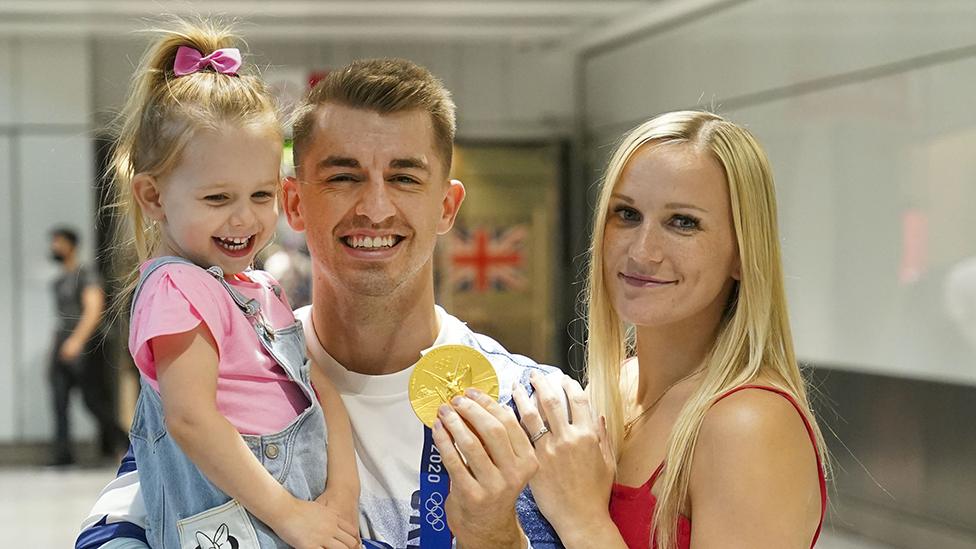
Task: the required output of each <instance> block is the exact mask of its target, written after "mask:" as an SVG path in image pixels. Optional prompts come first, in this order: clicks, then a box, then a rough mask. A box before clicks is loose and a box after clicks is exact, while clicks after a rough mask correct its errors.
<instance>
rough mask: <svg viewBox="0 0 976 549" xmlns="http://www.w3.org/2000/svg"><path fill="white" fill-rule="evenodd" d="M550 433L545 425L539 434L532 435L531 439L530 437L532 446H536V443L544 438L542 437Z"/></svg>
mask: <svg viewBox="0 0 976 549" xmlns="http://www.w3.org/2000/svg"><path fill="white" fill-rule="evenodd" d="M548 432H549V428H548V427H546V426H545V425H543V426H542V429H539V432H538V433H536V434H534V435H532V436H531V437H529V442H531V443H532V444H535V441H537V440H539V439H540V438H542V435H544V434H546V433H548Z"/></svg>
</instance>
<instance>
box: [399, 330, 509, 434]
mask: <svg viewBox="0 0 976 549" xmlns="http://www.w3.org/2000/svg"><path fill="white" fill-rule="evenodd" d="M468 387H474V388H475V389H478V390H480V391H481V392H483V393H485V394H487V395H490V396H491V398H493V399H494V400H498V376H496V375H495V369H494V368H493V367H492V366H491V363H490V362H488V359H487V358H485V355H483V354H481V353H480V352H478V351H476V350H474V349H472V348H471V347H468V346H466V345H442V346H440V347H435V348H433V349H431V350H430V351H427V354H425V355H424V356H423V358H421V359H420V362H418V363H417V365H416V366H415V367H414V369H413V374H411V375H410V389H409V393H410V404H411V405H413V411H414V412H416V414H417V417H419V418H420V421H422V422H424V425H426V426H428V427H433V426H434V420H435V419H437V409H438V408H439V407H440V405H441V404H446V403H448V402H450V401H451V399H452V398H454V397H456V396H458V395H460V394H462V393H464V390H465V389H467V388H468Z"/></svg>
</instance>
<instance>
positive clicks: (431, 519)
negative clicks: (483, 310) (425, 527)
mask: <svg viewBox="0 0 976 549" xmlns="http://www.w3.org/2000/svg"><path fill="white" fill-rule="evenodd" d="M424 509H426V510H427V515H426V516H425V517H424V520H425V521H427V524H429V525H430V527H431V528H433V529H434V531H435V532H442V531H443V530H444V528H446V527H447V524H445V523H444V495H443V494H441V493H440V492H434V493H433V494H431V495H430V497H429V498H427V501H425V502H424Z"/></svg>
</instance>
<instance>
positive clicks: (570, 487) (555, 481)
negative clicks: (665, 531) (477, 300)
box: [513, 373, 616, 546]
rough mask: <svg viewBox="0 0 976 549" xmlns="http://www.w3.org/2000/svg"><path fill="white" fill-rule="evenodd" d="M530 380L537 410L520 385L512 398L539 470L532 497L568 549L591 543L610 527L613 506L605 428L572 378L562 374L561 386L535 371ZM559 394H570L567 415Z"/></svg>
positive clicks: (611, 468)
mask: <svg viewBox="0 0 976 549" xmlns="http://www.w3.org/2000/svg"><path fill="white" fill-rule="evenodd" d="M531 381H532V386H533V387H535V392H536V395H537V396H538V402H539V405H540V407H539V408H537V407H536V406H535V404H534V403H533V402H532V399H531V398H530V397H529V395H528V393H526V391H525V389H523V388H522V387H521V386H517V387H516V388H515V391H514V392H513V397H514V398H515V404H516V405H517V406H518V410H519V414H520V415H521V416H522V425H523V426H524V427H525V430H526V432H527V433H528V435H529V437H530V439H535V440H534V446H535V455H536V459H537V460H538V462H539V471H538V472H537V473H536V475H535V476H534V477H533V478H532V480H531V481H530V482H529V487H530V488H531V489H532V495H533V496H534V497H535V501H536V504H537V505H538V506H539V510H540V511H541V512H542V514H543V515H545V517H546V519H547V520H549V522H550V523H551V524H552V525H553V528H555V529H556V532H557V533H558V534H559V537H560V538H562V540H563V542H564V543H566V544H567V546H570V540H573V539H581V540H587V539H588V540H589V542H592V541H593V540H594V539H599V538H600V537H602V535H601V532H605V531H606V528H607V526H608V525H610V526H611V527H612V523H611V521H610V515H609V503H610V489H611V487H612V485H613V477H614V470H615V463H614V459H613V456H612V455H611V453H610V450H609V446H608V445H607V441H606V440H607V437H606V427H605V426H604V424H603V422H602V420H601V421H600V422H599V423H598V422H597V421H595V420H594V418H593V415H592V412H591V410H590V402H589V398H587V396H586V393H584V392H583V389H582V387H580V385H579V383H577V382H576V381H575V380H573V379H572V378H570V377H569V376H565V375H564V376H563V379H562V384H561V387H560V386H554V384H553V383H552V381H550V380H549V379H547V378H545V377H543V376H542V375H539V374H535V373H533V374H532V378H531ZM560 391H565V392H566V397H567V400H568V402H569V406H568V408H569V413H568V415H567V406H566V405H565V404H564V403H563V399H562V398H560V395H559V392H560ZM539 433H542V434H541V435H540V434H539ZM611 529H612V531H614V532H615V531H616V528H611ZM593 536H596V538H594V537H593ZM584 546H585V543H584Z"/></svg>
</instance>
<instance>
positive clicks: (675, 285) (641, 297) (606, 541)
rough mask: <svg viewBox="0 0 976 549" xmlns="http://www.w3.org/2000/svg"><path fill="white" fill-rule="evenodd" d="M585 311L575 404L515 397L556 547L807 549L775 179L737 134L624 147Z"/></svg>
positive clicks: (806, 499) (814, 458)
mask: <svg viewBox="0 0 976 549" xmlns="http://www.w3.org/2000/svg"><path fill="white" fill-rule="evenodd" d="M588 317H589V318H588V328H589V336H588V341H587V346H588V351H587V354H588V356H587V369H588V378H589V387H588V396H589V401H588V400H587V395H586V394H584V393H583V391H582V390H581V389H580V387H579V385H577V384H575V382H571V381H569V380H568V378H567V381H566V382H564V384H563V385H564V387H563V388H564V389H565V390H566V393H567V395H568V397H569V401H570V406H569V414H567V413H566V411H565V408H564V407H563V406H561V405H560V404H559V398H557V395H556V392H557V391H558V389H554V388H551V387H549V386H547V384H546V383H545V382H543V381H542V380H537V381H536V382H535V383H534V384H535V386H536V389H537V391H538V393H539V402H540V406H539V410H537V409H536V408H535V406H533V404H532V402H531V401H530V400H529V399H528V397H527V396H526V394H525V393H524V391H523V392H518V393H517V394H516V395H515V396H516V401H517V403H518V405H519V410H520V412H521V414H522V420H523V425H524V426H525V428H526V430H527V432H528V433H529V434H530V436H531V438H532V440H533V442H534V444H535V447H536V455H537V457H538V459H539V462H540V470H539V473H538V474H537V475H536V477H535V478H534V479H533V481H532V483H531V487H532V491H533V494H534V495H535V498H536V500H537V502H538V504H539V508H540V509H541V510H542V512H543V513H544V514H545V516H546V517H547V518H548V519H549V520H550V522H552V524H553V526H554V527H555V528H556V531H557V532H558V534H559V535H560V537H561V538H562V540H563V542H564V543H565V544H566V546H567V547H571V548H572V547H601V548H616V547H630V548H632V549H633V548H638V547H640V548H646V547H662V548H669V549H670V548H672V547H678V548H687V547H694V548H695V549H701V548H710V547H721V548H724V549H728V548H736V547H742V548H746V547H748V548H756V547H770V548H777V549H779V548H788V547H798V548H799V547H803V548H806V547H811V546H812V544H813V543H816V539H817V537H818V536H819V532H820V526H821V523H822V520H823V512H824V508H825V504H826V492H825V483H824V466H823V463H822V459H821V456H823V455H824V445H823V439H822V436H821V434H820V431H819V429H818V427H817V425H816V422H815V421H814V419H813V414H812V413H811V411H810V406H809V402H808V400H807V394H806V390H805V388H804V384H803V380H802V378H801V375H800V371H799V368H798V367H797V363H796V358H795V356H794V353H793V341H792V339H791V334H790V327H789V320H788V317H787V312H786V298H785V292H784V289H783V273H782V265H781V260H780V251H779V236H778V232H777V221H776V201H775V196H774V191H773V181H772V176H771V174H770V169H769V165H768V161H767V159H766V156H765V154H764V153H763V151H762V149H761V148H760V146H759V145H758V143H757V142H756V141H755V139H754V138H753V137H752V136H751V135H750V134H749V133H748V132H747V131H745V130H744V129H742V128H740V127H738V126H736V125H734V124H732V123H730V122H728V121H726V120H724V119H722V118H721V117H719V116H716V115H714V114H710V113H705V112H689V111H685V112H673V113H668V114H664V115H661V116H659V117H657V118H654V119H652V120H650V121H648V122H646V123H644V124H643V125H641V126H639V127H638V128H636V129H634V130H633V131H632V132H631V133H630V134H628V135H627V136H626V137H625V139H624V141H623V143H622V144H621V145H620V146H619V147H618V148H617V150H616V152H615V153H614V155H613V157H612V159H611V161H610V165H609V167H608V169H607V174H606V178H605V180H604V182H603V187H602V189H601V192H600V198H599V203H598V205H597V209H596V212H595V216H594V224H593V240H592V246H591V266H590V273H589V285H588ZM589 402H592V409H591V406H590V404H589ZM594 416H596V417H602V418H603V420H604V421H603V423H602V425H601V426H599V427H598V426H597V424H596V423H595V422H593V420H592V419H591V418H592V417H594ZM610 456H615V457H610ZM692 525H694V528H692Z"/></svg>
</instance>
